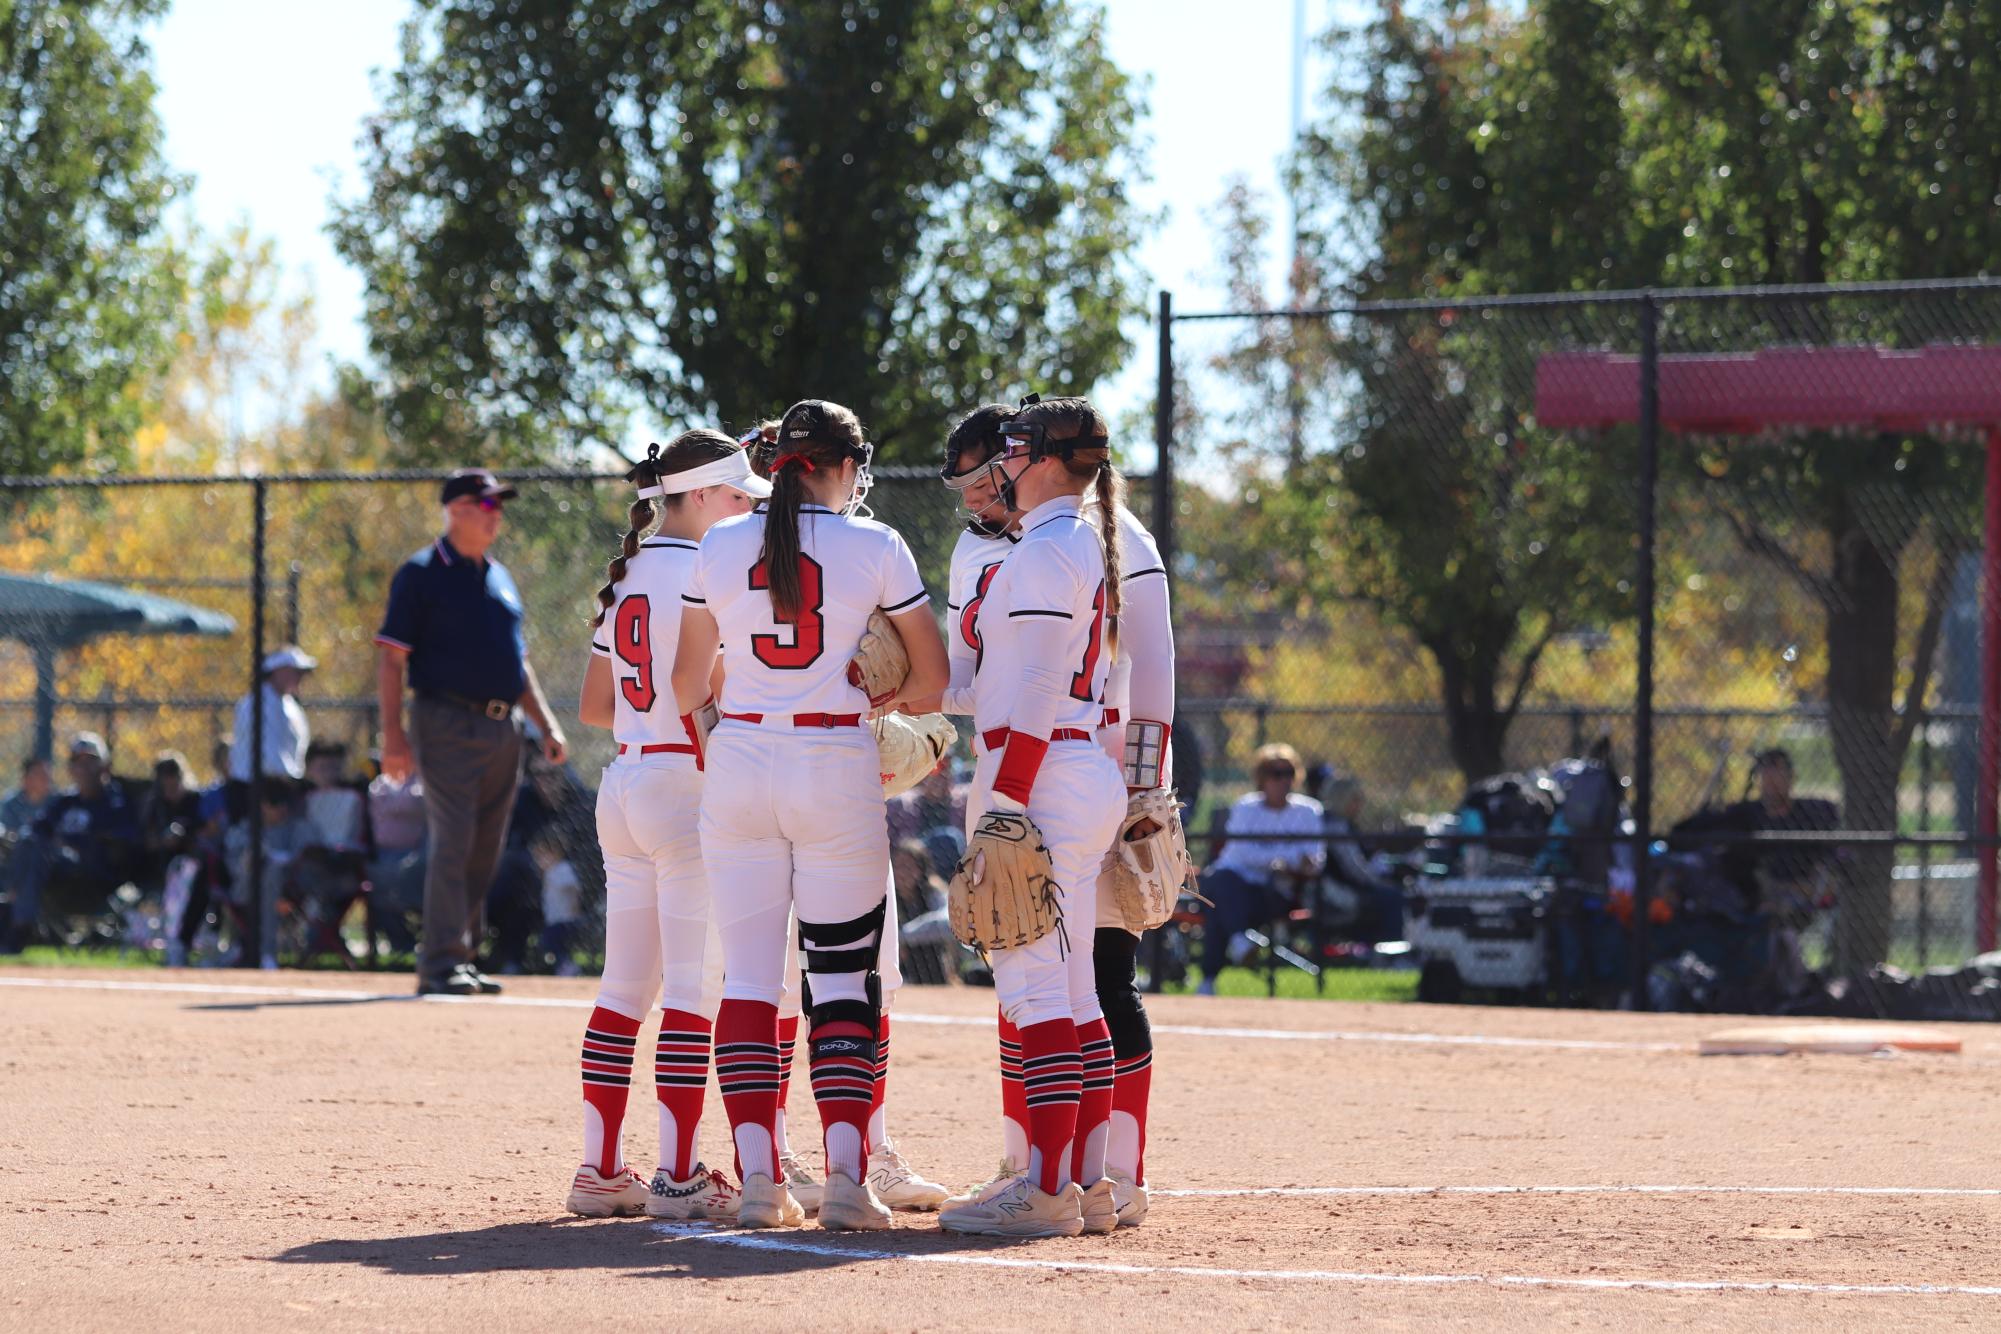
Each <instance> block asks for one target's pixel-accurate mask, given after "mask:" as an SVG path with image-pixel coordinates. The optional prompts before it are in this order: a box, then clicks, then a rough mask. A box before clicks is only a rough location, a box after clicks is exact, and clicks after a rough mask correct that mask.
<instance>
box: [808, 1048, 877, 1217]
mask: <svg viewBox="0 0 2001 1334" xmlns="http://www.w3.org/2000/svg"><path fill="white" fill-rule="evenodd" d="M874 1046H875V1033H874V1032H873V1031H872V1030H871V1029H870V1028H869V1026H868V1025H867V1024H863V1023H857V1022H855V1021H853V1020H847V1019H834V1020H830V1021H828V1022H826V1023H819V1024H814V1025H813V1030H812V1035H811V1038H810V1040H809V1045H808V1047H807V1053H806V1072H807V1074H808V1075H810V1076H811V1077H812V1080H813V1100H814V1101H815V1102H816V1103H818V1104H819V1105H820V1124H821V1126H822V1127H824V1132H823V1133H824V1135H825V1136H826V1142H827V1162H826V1170H827V1171H828V1172H832V1171H833V1170H834V1166H835V1164H834V1154H833V1151H832V1136H833V1133H834V1128H835V1127H836V1126H853V1127H854V1131H855V1138H856V1139H857V1140H859V1141H860V1142H861V1143H860V1150H861V1162H860V1163H859V1164H857V1170H858V1171H859V1172H860V1174H861V1175H859V1176H857V1177H856V1178H855V1179H856V1180H857V1181H861V1180H866V1179H867V1176H868V1117H869V1102H870V1100H871V1099H872V1098H873V1097H874V1096H875V1052H874V1051H873V1050H872V1048H874Z"/></svg>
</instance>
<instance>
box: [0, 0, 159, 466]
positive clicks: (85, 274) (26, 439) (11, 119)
mask: <svg viewBox="0 0 2001 1334" xmlns="http://www.w3.org/2000/svg"><path fill="white" fill-rule="evenodd" d="M165 9H166V4H165V0H0V473H45V472H51V471H56V470H59V469H63V468H68V467H73V466H75V465H77V464H82V463H88V464H91V465H94V466H100V467H111V466H115V465H116V464H117V463H118V462H119V461H121V460H122V459H123V457H124V456H125V450H126V445H127V442H128V440H129V438H130V436H131V434H132V432H133V431H134V430H135V428H136V427H137V426H138V425H139V421H140V417H141V401H140V396H139V393H138V392H137V390H138V388H139V387H140V386H141V385H142V384H144V382H145V381H146V380H147V378H148V377H149V376H150V375H151V374H152V373H153V372H155V371H156V370H158V369H159V368H160V367H161V366H162V365H163V364H164V363H165V360H166V358H167V356H168V355H169V353H170V351H171V346H170V340H169V337H168V331H169V330H170V328H171V325H172V316H173V311H174V305H175V302H176V301H177V300H178V299H179V291H180V281H181V280H180V274H179V265H178V261H177V260H176V259H175V257H174V256H173V254H172V252H171V250H170V248H169V247H168V245H167V244H166V243H165V240H164V238H163V236H162V232H161V214H162V211H163V210H164V209H165V208H166V206H167V204H168V202H169V201H170V200H171V199H172V198H173V195H174V191H175V189H176V181H175V179H174V177H173V176H172V175H171V174H170V173H169V172H168V171H167V169H166V166H165V164H164V162H163V160H162V157H161V132H160V123H159V119H158V117H156V116H155V115H154V112H153V78H152V75H151V74H150V73H149V72H148V71H147V64H148V52H147V47H146V43H145V40H144V38H143V37H142V36H141V32H140V30H141V28H142V26H143V25H144V23H146V22H147V21H148V20H151V19H153V18H155V17H157V16H158V15H159V14H160V13H162V12H163V11H164V10H165Z"/></svg>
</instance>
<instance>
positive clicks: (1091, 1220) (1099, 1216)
mask: <svg viewBox="0 0 2001 1334" xmlns="http://www.w3.org/2000/svg"><path fill="white" fill-rule="evenodd" d="M1083 1214H1084V1230H1085V1231H1086V1232H1095V1233H1097V1234H1099V1235H1101V1236H1102V1235H1105V1234H1107V1233H1112V1232H1117V1231H1118V1230H1119V1206H1118V1202H1117V1200H1115V1199H1114V1198H1113V1192H1112V1179H1111V1178H1110V1177H1099V1178H1098V1179H1097V1181H1096V1182H1094V1183H1092V1184H1091V1185H1090V1186H1088V1187H1086V1188H1085V1190H1084V1204H1083Z"/></svg>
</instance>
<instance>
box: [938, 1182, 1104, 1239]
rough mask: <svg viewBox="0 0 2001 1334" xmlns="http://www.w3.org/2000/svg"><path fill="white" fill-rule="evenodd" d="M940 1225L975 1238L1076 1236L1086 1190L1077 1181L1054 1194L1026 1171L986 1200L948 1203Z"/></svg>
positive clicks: (939, 1216) (1082, 1222)
mask: <svg viewBox="0 0 2001 1334" xmlns="http://www.w3.org/2000/svg"><path fill="white" fill-rule="evenodd" d="M938 1226H939V1227H941V1228H944V1229H945V1230H946V1231H947V1232H958V1233H963V1234H965V1235H967V1236H974V1237H1074V1236H1076V1235H1078V1234H1079V1233H1081V1232H1082V1231H1083V1230H1084V1192H1083V1191H1081V1190H1079V1189H1078V1188H1077V1187H1076V1186H1075V1185H1074V1184H1073V1185H1068V1186H1065V1187H1063V1188H1062V1189H1061V1190H1059V1191H1057V1192H1056V1193H1055V1194H1054V1195H1050V1194H1047V1193H1045V1192H1044V1191H1043V1190H1042V1188H1041V1187H1039V1186H1037V1185H1036V1184H1035V1183H1034V1182H1033V1181H1031V1180H1029V1179H1028V1176H1027V1174H1026V1173H1024V1174H1023V1175H1021V1176H1018V1177H1015V1178H1014V1179H1013V1180H1011V1181H1009V1182H1007V1183H1006V1184H1005V1185H1003V1186H1001V1187H1000V1188H998V1189H997V1190H994V1191H992V1192H991V1193H988V1194H987V1195H986V1196H985V1197H984V1198H982V1199H976V1200H973V1201H971V1202H970V1203H967V1204H962V1205H957V1206H953V1205H947V1206H945V1208H943V1209H941V1210H940V1211H939V1212H938Z"/></svg>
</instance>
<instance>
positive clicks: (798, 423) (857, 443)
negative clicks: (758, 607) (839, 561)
mask: <svg viewBox="0 0 2001 1334" xmlns="http://www.w3.org/2000/svg"><path fill="white" fill-rule="evenodd" d="M760 436H762V429H761V428H760ZM772 439H773V441H774V443H773V445H772V446H771V448H772V451H773V458H772V462H771V499H770V500H768V501H766V502H765V516H764V550H763V551H762V552H760V553H759V555H758V559H759V561H760V562H761V563H762V564H763V566H764V577H765V582H766V584H767V586H768V587H769V589H770V591H771V610H772V614H773V616H774V618H775V619H777V620H780V621H789V620H792V619H793V618H795V617H796V616H798V615H799V612H800V610H801V608H802V607H803V606H804V604H805V601H806V593H805V589H804V588H803V587H802V586H801V584H800V578H799V560H800V556H801V555H802V554H803V553H802V551H801V549H800V545H799V507H800V506H801V505H803V504H805V503H806V500H807V496H806V474H807V473H809V472H817V471H819V470H820V469H821V468H831V469H838V468H839V467H840V466H841V464H842V463H843V462H844V461H846V460H848V459H854V460H855V461H856V462H857V463H858V464H862V465H863V466H864V471H866V464H867V460H868V446H867V444H866V443H864V441H863V439H862V424H861V420H860V419H859V418H858V417H856V416H855V414H854V413H852V412H850V411H849V410H848V409H846V408H844V407H842V406H841V405H840V404H838V403H829V402H826V401H825V400H824V399H818V398H808V399H802V400H801V401H800V402H797V403H794V404H793V405H792V406H791V407H789V408H787V409H786V410H785V415H784V416H783V417H781V418H780V419H779V421H778V429H777V430H776V431H775V432H773V434H772ZM857 480H858V481H859V478H858V479H857Z"/></svg>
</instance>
